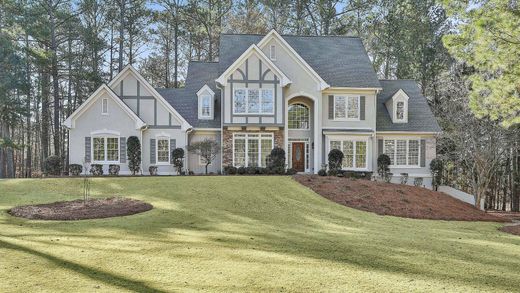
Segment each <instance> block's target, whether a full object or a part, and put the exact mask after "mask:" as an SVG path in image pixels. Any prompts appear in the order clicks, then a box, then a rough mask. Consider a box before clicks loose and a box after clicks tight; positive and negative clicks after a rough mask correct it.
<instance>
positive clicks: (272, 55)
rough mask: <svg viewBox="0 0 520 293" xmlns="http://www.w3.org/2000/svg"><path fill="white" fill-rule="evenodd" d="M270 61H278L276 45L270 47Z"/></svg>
mask: <svg viewBox="0 0 520 293" xmlns="http://www.w3.org/2000/svg"><path fill="white" fill-rule="evenodd" d="M269 59H271V61H276V46H275V45H274V44H272V45H271V46H269Z"/></svg>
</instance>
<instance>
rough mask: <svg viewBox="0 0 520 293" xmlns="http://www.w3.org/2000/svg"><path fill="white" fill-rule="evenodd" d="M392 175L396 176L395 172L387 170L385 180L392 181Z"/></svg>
mask: <svg viewBox="0 0 520 293" xmlns="http://www.w3.org/2000/svg"><path fill="white" fill-rule="evenodd" d="M392 177H394V173H390V172H387V173H386V175H385V177H384V178H383V180H385V182H386V183H390V181H392Z"/></svg>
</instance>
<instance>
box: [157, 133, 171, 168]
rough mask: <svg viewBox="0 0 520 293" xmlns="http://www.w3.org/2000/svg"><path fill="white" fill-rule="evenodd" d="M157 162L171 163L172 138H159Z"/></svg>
mask: <svg viewBox="0 0 520 293" xmlns="http://www.w3.org/2000/svg"><path fill="white" fill-rule="evenodd" d="M157 163H170V140H169V139H167V138H166V139H164V138H160V139H158V140H157Z"/></svg>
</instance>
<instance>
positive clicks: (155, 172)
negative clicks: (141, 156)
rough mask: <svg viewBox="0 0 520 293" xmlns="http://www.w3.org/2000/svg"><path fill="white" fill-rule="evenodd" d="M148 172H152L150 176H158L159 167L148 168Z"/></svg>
mask: <svg viewBox="0 0 520 293" xmlns="http://www.w3.org/2000/svg"><path fill="white" fill-rule="evenodd" d="M148 172H150V176H157V166H150V167H148Z"/></svg>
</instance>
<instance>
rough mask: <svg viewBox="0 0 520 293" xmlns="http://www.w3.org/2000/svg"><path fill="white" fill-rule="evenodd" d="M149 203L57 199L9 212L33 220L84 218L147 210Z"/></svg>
mask: <svg viewBox="0 0 520 293" xmlns="http://www.w3.org/2000/svg"><path fill="white" fill-rule="evenodd" d="M152 208H153V206H152V205H151V204H149V203H146V202H143V201H140V200H136V199H130V198H121V197H111V198H100V199H89V200H88V201H86V202H85V201H83V200H82V199H78V200H73V201H59V202H53V203H46V204H38V205H26V206H19V207H14V208H12V209H10V210H9V211H8V212H9V214H11V215H13V216H16V217H22V218H27V219H35V220H65V221H68V220H86V219H101V218H111V217H120V216H127V215H133V214H137V213H142V212H146V211H149V210H151V209H152Z"/></svg>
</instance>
